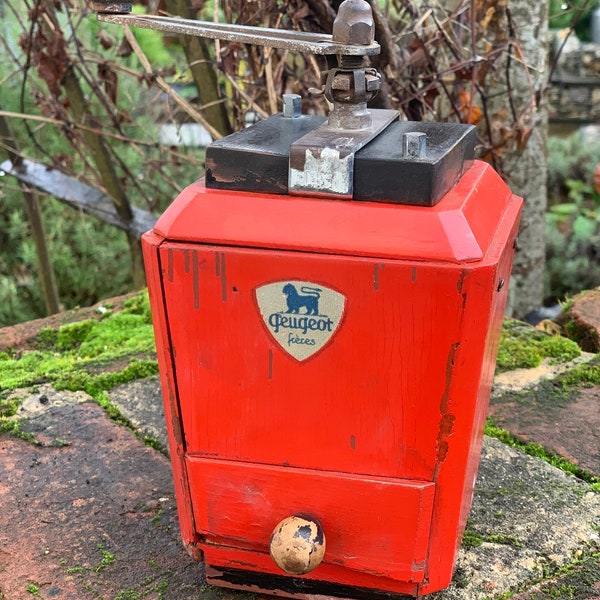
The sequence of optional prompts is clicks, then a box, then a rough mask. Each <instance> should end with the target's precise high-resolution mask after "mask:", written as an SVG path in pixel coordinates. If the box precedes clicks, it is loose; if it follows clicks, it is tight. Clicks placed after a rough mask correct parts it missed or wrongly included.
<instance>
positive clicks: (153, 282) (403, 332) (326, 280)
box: [143, 162, 521, 598]
mask: <svg viewBox="0 0 600 600" xmlns="http://www.w3.org/2000/svg"><path fill="white" fill-rule="evenodd" d="M520 208H521V200H520V199H519V198H516V197H515V196H513V195H512V194H511V193H510V190H509V189H508V188H507V187H506V185H505V184H504V183H503V182H502V180H501V179H500V178H499V177H498V175H497V174H496V173H494V171H493V170H492V169H491V168H490V167H489V166H488V165H485V164H483V163H478V162H476V163H475V165H474V166H473V167H472V168H471V169H470V170H469V171H468V172H467V173H466V174H465V175H464V177H463V178H462V179H461V181H459V182H458V184H457V185H456V186H455V187H454V188H453V189H452V190H451V191H450V192H449V193H448V194H447V196H446V197H445V198H444V199H442V200H441V201H440V203H439V204H438V205H436V206H435V207H428V208H422V207H407V206H398V205H395V206H390V205H382V204H369V203H365V202H339V201H331V200H315V199H308V198H300V197H296V198H289V197H283V196H276V195H261V194H252V193H246V192H228V191H222V190H207V189H206V188H204V186H203V184H202V182H199V183H196V184H193V185H192V186H190V187H189V188H187V189H186V190H185V191H184V192H183V193H182V194H181V195H180V196H179V197H178V198H177V199H176V200H175V202H174V203H173V205H172V206H171V207H170V208H169V209H168V210H167V212H166V213H165V215H164V216H163V217H162V218H161V219H160V220H159V222H158V223H157V225H156V227H155V229H154V230H153V232H151V233H150V234H147V235H146V236H144V240H143V241H144V249H145V258H146V265H147V271H148V285H149V289H150V298H151V303H152V308H153V316H154V320H155V328H156V331H157V345H158V350H159V360H160V366H161V373H162V378H163V379H162V381H163V389H164V390H165V403H166V405H167V423H168V427H169V433H170V441H171V456H172V457H173V469H174V473H175V483H176V489H177V497H178V505H179V511H180V518H181V522H182V532H183V537H184V541H185V543H186V545H190V544H191V545H194V546H195V547H198V548H199V549H201V550H202V551H203V552H204V554H205V560H206V564H207V576H208V579H209V580H210V581H212V582H213V583H216V584H218V585H224V586H229V587H233V588H241V589H250V590H252V589H254V590H258V589H260V590H262V591H269V590H270V591H271V592H273V593H274V592H275V590H279V591H278V593H279V592H281V591H282V590H283V593H284V594H292V595H296V596H302V594H304V593H306V594H315V593H321V594H329V595H331V594H334V595H345V596H348V597H351V596H355V597H357V598H358V597H364V596H365V595H368V593H366V592H369V591H370V592H371V593H372V594H374V595H377V594H378V593H384V592H386V593H389V592H392V593H395V594H397V595H403V594H406V595H409V596H417V595H420V594H424V593H429V592H433V591H436V590H439V589H442V588H443V587H445V586H447V585H448V583H449V581H450V578H451V575H452V569H453V564H454V559H455V555H456V551H457V549H458V546H459V543H460V538H461V536H462V532H463V530H464V526H465V523H466V518H467V515H468V511H469V507H470V502H471V497H472V493H473V486H474V479H475V475H476V472H477V466H478V463H479V451H480V447H481V438H482V434H483V425H484V420H485V414H486V408H487V402H488V398H489V392H490V388H491V381H492V376H493V370H494V363H495V356H496V351H497V344H498V338H499V333H500V326H501V323H502V317H503V310H504V304H505V300H506V294H507V289H508V286H499V285H498V283H499V281H500V280H501V279H503V280H505V281H507V280H508V278H509V275H510V269H511V264H512V258H513V253H514V249H513V240H514V239H515V237H516V235H517V224H518V218H519V213H520ZM286 281H288V282H308V283H311V285H312V284H314V282H318V286H316V287H317V289H318V290H320V291H318V292H313V294H317V295H318V294H319V293H321V294H325V292H323V289H325V288H327V289H329V290H336V291H337V292H339V294H340V296H339V297H340V298H345V300H344V302H345V305H344V307H343V326H340V327H338V328H337V330H336V331H335V335H334V337H332V338H331V339H329V340H328V341H327V343H326V345H324V346H323V347H322V349H321V350H320V351H319V352H318V353H315V354H314V355H313V356H311V357H310V360H296V358H294V356H292V355H290V354H289V353H288V352H287V351H286V348H285V342H284V343H283V346H282V345H281V344H282V342H281V340H279V341H276V340H275V339H274V338H273V337H272V336H271V335H270V334H269V331H268V330H267V329H266V327H265V320H264V319H265V316H264V315H265V314H266V315H267V317H266V318H268V316H269V314H270V312H269V311H271V310H272V311H273V314H278V315H282V316H283V317H284V316H285V315H286V314H287V313H289V312H290V311H292V310H294V311H296V312H295V316H296V317H302V315H303V314H305V313H303V312H299V313H298V312H297V311H298V310H300V311H303V310H304V308H298V307H294V306H291V305H288V308H287V311H286V306H285V304H284V300H283V295H282V296H281V298H279V297H278V295H277V294H275V296H274V297H273V298H271V296H268V297H267V305H266V308H265V304H264V301H263V309H260V307H258V306H257V303H256V290H257V289H259V288H261V286H264V285H265V284H267V283H269V284H270V283H272V282H281V283H282V293H283V287H284V284H285V282H286ZM313 287H315V286H314V285H313ZM499 287H500V290H498V288H499ZM269 289H270V288H269ZM274 289H275V291H277V289H278V288H277V287H276V286H275V288H274ZM322 298H324V296H322V297H319V302H321V299H322ZM269 302H272V304H273V306H272V308H271V307H270V305H269ZM319 306H320V309H319V314H318V315H317V317H319V318H321V317H323V315H325V317H326V316H327V311H328V310H329V309H328V308H327V306H325V305H324V304H320V305H319ZM338 308H339V309H340V310H341V306H340V307H338ZM260 310H263V313H264V314H261V312H260ZM308 310H309V309H308V307H307V308H306V311H307V312H308ZM265 311H266V312H265ZM338 312H339V311H338ZM332 314H333V313H332ZM283 317H281V318H280V317H277V318H276V319H275V320H274V321H273V322H276V323H283V322H285V323H288V324H290V323H292V320H286V321H283V320H282V318H283ZM311 317H312V315H311ZM317 317H315V318H314V319H313V320H314V323H312V325H311V324H310V323H309V322H308V320H306V321H305V322H303V323H304V324H303V325H300V323H301V322H300V321H298V320H295V321H293V323H295V325H294V327H295V328H296V329H295V330H294V332H292V333H290V336H291V337H290V338H289V341H288V342H287V343H288V344H292V343H299V342H297V341H296V340H297V339H300V340H302V339H306V340H310V339H311V338H310V335H311V332H310V331H311V330H310V327H309V326H314V328H315V329H316V327H317ZM325 317H323V318H325ZM302 327H303V328H304V330H306V331H303V330H302ZM298 331H301V332H302V333H301V334H299V333H298ZM315 335H316V334H315ZM302 336H304V337H302ZM302 343H308V342H302ZM293 514H304V515H307V516H310V517H313V518H314V519H316V520H317V521H318V522H319V523H321V524H322V526H323V530H324V532H325V537H326V540H327V547H326V552H325V556H324V559H323V562H322V563H321V564H320V565H319V566H317V567H316V568H315V569H314V571H311V572H310V573H308V574H306V575H302V576H292V575H287V574H285V573H283V572H282V571H281V570H280V569H279V568H278V567H277V566H276V565H275V563H274V562H273V560H272V559H271V558H270V556H269V540H270V535H271V532H272V531H273V528H274V527H275V525H276V524H277V523H279V522H280V521H281V520H282V519H284V518H285V517H288V516H291V515H293ZM211 574H212V575H211ZM244 576H245V578H244ZM286 590H287V591H286ZM352 590H354V592H352ZM365 590H366V592H365Z"/></svg>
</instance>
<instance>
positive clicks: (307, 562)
mask: <svg viewBox="0 0 600 600" xmlns="http://www.w3.org/2000/svg"><path fill="white" fill-rule="evenodd" d="M270 550H271V557H272V558H273V560H274V561H275V564H276V565H277V566H278V567H279V568H280V569H282V570H283V571H285V572H286V573H290V574H292V575H304V574H305V573H309V572H310V571H312V570H313V569H314V568H316V567H317V566H318V565H319V564H320V563H321V561H322V560H323V556H324V555H325V534H324V533H323V529H322V527H321V525H319V523H318V522H317V521H316V520H313V519H310V518H307V517H301V516H298V515H296V516H293V517H288V518H287V519H284V520H283V521H281V523H279V525H277V527H275V529H274V530H273V534H272V535H271V546H270Z"/></svg>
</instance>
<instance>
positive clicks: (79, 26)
mask: <svg viewBox="0 0 600 600" xmlns="http://www.w3.org/2000/svg"><path fill="white" fill-rule="evenodd" d="M149 4H150V5H149V6H148V7H142V6H140V7H136V10H146V9H147V10H149V11H157V10H163V11H167V12H170V13H174V14H182V15H185V16H192V17H198V18H201V19H206V20H214V19H218V20H227V21H229V22H238V23H245V24H252V25H256V24H261V25H266V26H271V27H287V28H294V29H304V30H311V31H325V32H329V31H331V23H332V20H333V17H334V15H335V10H336V8H337V5H339V1H338V2H332V3H329V2H327V1H325V0H310V1H308V0H307V1H302V0H293V1H289V2H280V1H277V0H261V1H257V0H248V1H246V2H242V1H235V0H222V1H221V2H217V0H214V1H206V2H204V1H202V0H194V1H193V2H187V1H184V0H162V1H161V2H160V4H159V3H158V2H156V1H154V2H153V1H152V0H150V3H149ZM372 4H373V6H374V7H376V8H377V10H376V14H375V18H376V25H377V29H378V32H377V39H378V41H379V42H380V43H381V44H382V48H383V52H382V55H381V57H380V59H379V64H378V68H380V70H382V72H383V74H384V79H385V84H386V95H382V97H381V98H380V102H382V103H383V104H388V105H390V104H391V105H392V106H394V107H397V108H399V109H400V110H401V111H402V112H403V113H404V114H405V115H406V116H407V117H409V118H413V119H420V118H437V119H440V120H452V119H454V120H461V121H463V122H472V123H479V122H480V121H481V123H480V125H481V127H480V129H481V132H480V138H479V146H480V154H481V156H483V157H485V158H486V159H487V160H489V161H490V162H492V163H493V164H494V166H495V167H496V168H498V169H499V170H500V171H502V153H503V151H504V149H505V146H506V145H508V144H511V143H513V144H516V143H520V141H522V140H523V139H526V136H527V132H523V131H522V130H519V129H518V127H517V124H516V119H515V123H512V124H511V125H510V126H509V127H508V129H507V127H506V126H505V127H504V129H502V131H503V137H502V140H501V141H500V142H498V140H494V139H493V132H494V131H497V130H498V127H495V120H494V119H495V118H496V117H495V115H494V114H490V115H488V111H487V110H486V108H487V107H486V104H485V101H486V100H485V98H486V96H485V94H484V93H483V92H481V91H480V92H479V93H478V95H476V94H475V93H473V91H474V89H475V87H477V89H478V90H479V87H480V86H481V89H484V88H485V86H486V85H488V84H489V78H490V77H492V76H493V69H490V70H489V72H488V70H487V69H485V70H482V69H480V70H479V71H477V70H476V69H475V68H474V67H473V64H474V57H470V58H468V57H467V58H464V57H460V56H459V57H456V56H454V58H453V59H452V60H451V61H449V60H448V58H447V56H448V47H449V43H447V40H446V41H444V40H442V41H440V36H439V32H440V31H450V30H452V31H463V33H461V34H460V35H464V36H466V34H464V30H467V29H468V26H470V27H471V30H470V31H469V34H470V35H473V36H476V35H479V34H480V33H481V32H480V31H478V30H476V28H477V27H483V26H484V25H485V26H486V27H489V26H490V24H489V23H484V19H483V17H481V15H479V16H478V21H477V23H475V21H471V23H469V22H468V20H467V21H465V19H466V17H465V14H466V13H465V12H464V7H465V6H467V5H469V2H466V3H465V2H460V1H457V2H455V3H453V5H455V6H454V8H453V10H452V11H450V12H447V13H446V17H445V18H446V21H443V20H442V21H438V22H437V27H433V28H432V29H429V30H422V31H421V33H420V34H419V36H416V37H415V36H414V28H415V23H417V25H418V23H419V22H420V21H422V20H421V19H420V17H421V16H422V13H418V12H417V11H416V9H415V7H414V5H413V3H411V2H408V1H404V0H381V2H379V3H372ZM450 4H452V3H450ZM483 4H485V3H483ZM461 7H462V8H461ZM594 7H595V3H594V2H591V0H587V1H586V0H574V1H573V2H561V1H560V0H551V5H550V25H551V26H552V27H571V26H573V25H575V26H576V27H577V28H578V29H579V28H580V29H581V30H582V31H584V32H586V31H588V30H589V22H587V21H589V14H590V11H591V9H593V8H594ZM483 8H485V6H484V7H483ZM457 24H458V25H459V26H460V27H457V26H456V25H457ZM461 28H462V29H461ZM586 28H587V29H586ZM436 32H437V33H436ZM436 35H437V37H436ZM583 37H585V33H584V34H583ZM498 39H499V38H498ZM423 40H426V41H427V44H425V43H424V42H423ZM451 41H452V40H451ZM194 43H196V44H197V45H196V46H194V45H193V44H192V43H191V42H188V41H185V40H178V39H177V38H174V37H166V38H165V37H163V36H162V35H161V34H159V33H156V32H153V31H148V30H136V32H135V38H134V39H133V40H132V39H131V38H129V39H128V38H127V36H126V35H124V33H123V30H122V29H121V28H118V27H114V26H112V27H111V26H102V25H100V24H98V23H97V22H96V20H95V16H94V15H92V14H91V13H90V11H89V9H88V8H87V6H86V5H85V3H84V1H83V0H2V1H1V2H0V125H2V126H3V127H4V129H1V128H0V158H1V159H2V160H5V159H6V158H8V157H11V160H12V161H13V163H15V164H16V163H18V162H19V161H20V160H22V159H23V158H26V159H29V160H35V161H37V162H39V163H42V164H44V165H45V166H46V168H47V169H52V170H59V171H60V172H62V173H64V174H65V175H67V176H69V177H71V178H74V179H76V180H77V181H80V182H83V183H86V184H88V185H89V186H91V187H93V188H95V189H99V190H102V191H104V192H106V193H107V194H108V196H109V197H111V198H112V200H113V202H114V205H115V210H116V211H117V213H119V214H121V212H122V214H123V215H124V218H125V219H127V218H128V217H127V214H128V213H127V211H128V210H129V211H131V207H132V206H134V207H138V208H141V209H143V210H145V211H148V212H150V213H152V214H153V215H158V214H160V212H162V211H163V210H164V209H165V208H166V206H168V204H169V203H170V202H171V201H172V200H173V199H174V198H175V196H176V195H177V194H178V193H179V191H181V189H182V188H183V187H185V185H187V184H189V183H191V182H193V181H195V180H196V179H198V178H199V177H201V176H202V173H203V161H202V159H203V151H202V149H201V148H198V147H184V146H181V145H178V144H176V143H174V142H173V141H172V140H164V139H163V143H161V139H162V138H161V135H162V133H163V129H164V128H163V126H164V125H169V124H172V125H175V129H176V132H179V134H180V136H181V135H182V127H183V125H184V124H187V123H189V122H197V121H200V122H202V123H204V124H207V123H208V126H209V127H210V126H211V125H212V126H213V127H214V130H213V132H212V133H213V138H214V137H218V136H221V135H226V134H227V133H229V132H231V131H233V130H235V129H239V128H240V127H243V126H244V125H245V124H246V123H247V122H248V121H251V120H253V119H256V118H262V117H264V116H267V115H269V114H272V113H273V112H276V111H278V110H280V109H281V106H280V97H281V94H282V93H284V92H293V93H300V94H302V95H303V97H305V98H306V100H305V103H304V110H305V112H313V113H324V112H325V109H326V107H325V106H324V104H323V101H322V100H320V99H318V98H311V96H310V94H309V93H308V89H309V88H311V87H319V85H320V81H319V70H320V69H323V68H326V65H325V64H323V63H321V59H319V58H316V57H310V56H306V57H305V56H300V55H289V54H288V53H286V52H279V51H271V50H269V49H265V48H249V47H245V46H242V45H241V44H237V45H236V44H235V43H229V44H225V43H223V44H219V43H217V44H214V43H210V44H208V43H204V42H194ZM444 45H445V48H444ZM444 49H445V50H446V52H445V54H444V52H442V50H444ZM500 50H502V48H500ZM498 52H499V45H498V44H495V45H490V47H488V48H487V49H486V50H483V51H482V50H481V49H480V50H479V51H478V56H477V60H482V59H485V60H489V62H490V64H492V63H493V61H494V56H495V54H494V53H498ZM471 59H473V60H471ZM207 66H208V71H207V70H206V68H207ZM198 69H200V71H198ZM202 69H204V71H202ZM476 77H477V79H476ZM211 78H212V79H211ZM203 82H204V83H203ZM209 88H211V89H209ZM208 92H211V93H212V94H213V95H212V97H211V96H207V93H208ZM386 98H387V100H386ZM82 99H83V100H84V102H83V104H82V103H81V100H82ZM434 105H435V109H434ZM486 120H487V123H486ZM511 127H512V129H511ZM2 131H4V134H2V133H1V132H2ZM7 131H8V133H7ZM582 135H583V134H581V133H575V134H574V135H572V136H570V137H563V138H552V139H550V142H549V165H550V176H549V185H548V192H549V199H550V200H549V210H548V213H547V248H548V250H547V252H548V254H547V257H548V269H547V277H546V300H547V301H548V302H553V301H555V300H558V299H561V298H563V297H564V296H565V295H566V294H570V293H573V292H575V291H577V290H579V289H584V288H588V287H593V286H595V285H599V284H600V261H599V260H598V257H599V255H600V217H599V216H598V215H599V213H598V208H599V206H600V194H599V193H598V190H597V189H595V188H594V184H593V173H594V169H595V168H596V165H598V163H600V142H599V141H598V138H596V139H595V141H593V140H592V141H590V140H583V138H582V137H581V136H582ZM102 157H104V159H103V158H102ZM106 159H107V160H106ZM103 161H104V162H103ZM107 162H108V163H109V164H110V166H109V167H107V164H106V163H107ZM128 206H129V209H128V208H127V207H128ZM32 211H33V212H34V213H35V212H36V211H38V212H39V215H40V216H41V222H42V223H43V228H44V232H43V237H44V238H45V243H46V245H47V249H48V256H49V261H50V263H51V270H52V272H53V273H54V276H55V282H54V284H53V285H54V287H55V290H56V293H55V294H54V295H55V296H56V297H55V304H57V306H55V308H54V310H56V308H61V309H62V308H72V307H75V306H86V305H90V304H93V303H95V302H97V301H99V300H101V299H103V298H107V297H111V296H115V295H119V294H122V293H125V292H127V291H131V290H132V289H135V288H136V287H140V286H141V285H143V277H142V276H140V270H141V265H140V255H139V246H138V244H137V240H136V237H135V236H134V235H131V234H129V235H128V234H126V233H124V232H123V231H121V230H119V229H117V228H115V227H113V226H110V225H108V224H106V223H103V222H101V221H100V220H98V219H96V218H94V217H92V216H89V215H87V214H85V213H84V212H83V211H82V210H75V209H73V208H72V207H69V206H66V205H65V204H64V203H62V202H60V201H59V200H57V199H55V198H53V197H52V196H50V195H48V194H44V193H42V192H40V191H36V190H35V189H31V188H24V187H23V186H22V185H20V184H19V183H18V181H17V180H16V179H15V178H13V177H10V176H8V175H7V174H4V173H1V172H0V326H5V325H8V324H12V323H16V322H20V321H24V320H29V319H33V318H37V317H41V316H43V315H45V314H46V313H48V312H52V310H53V309H52V306H51V302H50V303H49V299H48V293H49V292H48V290H47V289H46V293H44V289H45V288H44V286H43V285H42V281H41V278H40V269H39V268H38V264H39V260H40V254H39V253H40V248H39V246H38V245H36V242H39V239H38V237H39V236H36V235H34V234H33V230H32ZM119 211H121V212H119ZM48 285H49V284H48Z"/></svg>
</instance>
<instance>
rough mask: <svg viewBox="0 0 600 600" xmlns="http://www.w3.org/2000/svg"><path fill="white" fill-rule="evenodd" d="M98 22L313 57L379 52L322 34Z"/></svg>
mask: <svg viewBox="0 0 600 600" xmlns="http://www.w3.org/2000/svg"><path fill="white" fill-rule="evenodd" d="M110 6H115V3H108V2H107V3H101V2H98V1H96V2H95V3H94V7H95V8H96V9H99V10H102V9H101V7H103V8H104V9H105V10H106V9H107V7H108V8H110ZM117 6H121V4H120V3H117ZM98 20H99V21H103V22H104V23H116V24H119V25H129V26H133V27H143V28H145V29H155V30H157V31H165V32H168V33H175V34H180V35H191V36H196V37H204V38H211V39H219V40H229V41H237V42H241V43H243V44H253V45H255V46H268V47H271V48H283V49H287V50H291V51H295V52H312V53H313V54H337V55H341V56H369V55H374V54H379V52H380V50H381V47H380V46H379V44H378V43H377V42H375V41H373V42H371V43H370V44H367V45H355V44H347V43H340V42H336V41H334V39H333V35H329V34H325V33H324V34H321V33H308V32H304V31H293V30H287V29H272V28H269V27H250V26H248V25H232V24H229V23H213V22H211V21H195V20H193V19H182V18H179V17H162V16H157V15H133V14H117V13H114V12H99V13H98Z"/></svg>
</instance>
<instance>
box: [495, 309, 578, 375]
mask: <svg viewBox="0 0 600 600" xmlns="http://www.w3.org/2000/svg"><path fill="white" fill-rule="evenodd" d="M580 355H581V349H580V348H579V346H578V345H577V344H576V343H575V342H574V341H572V340H569V339H567V338H564V337H562V336H560V335H552V334H549V333H547V332H545V331H541V330H539V329H534V328H533V327H531V326H530V325H528V324H526V323H522V322H520V321H512V320H507V321H505V322H504V325H503V328H502V334H501V337H500V345H499V348H498V358H497V362H496V372H497V373H502V372H504V371H511V370H513V369H519V368H533V367H537V366H538V365H540V364H541V362H542V360H543V359H544V358H551V359H553V360H554V361H556V362H568V361H569V360H573V359H574V358H576V357H578V356H580Z"/></svg>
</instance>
